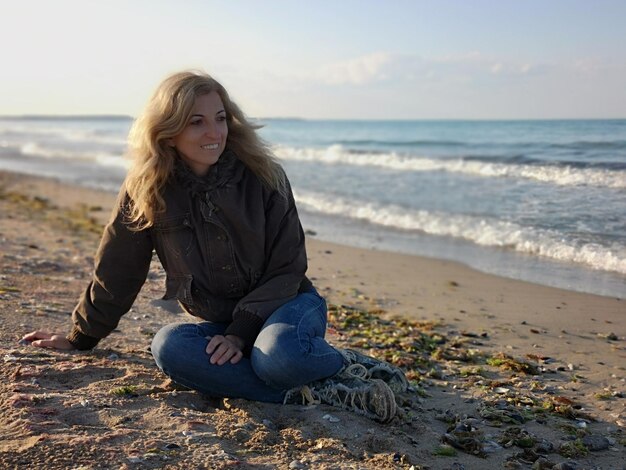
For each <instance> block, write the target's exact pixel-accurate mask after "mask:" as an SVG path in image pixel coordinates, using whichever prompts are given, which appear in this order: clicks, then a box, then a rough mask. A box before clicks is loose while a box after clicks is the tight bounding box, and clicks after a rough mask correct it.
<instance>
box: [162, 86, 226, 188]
mask: <svg viewBox="0 0 626 470" xmlns="http://www.w3.org/2000/svg"><path fill="white" fill-rule="evenodd" d="M226 137H228V125H227V124H226V111H225V110H224V105H223V103H222V99H221V98H220V95H219V94H218V93H217V92H216V91H211V92H210V93H207V94H205V95H200V96H198V97H197V98H196V100H195V102H194V106H193V111H192V113H191V117H190V118H189V122H188V123H187V125H186V127H185V128H184V129H183V131H182V132H181V133H180V134H178V135H177V136H175V137H173V138H172V139H171V145H173V146H174V147H176V150H177V151H178V154H179V155H180V157H181V158H182V159H183V160H184V161H185V162H186V163H187V165H189V167H190V168H191V170H192V171H193V172H194V173H195V174H196V175H198V176H204V175H205V174H206V173H207V172H208V171H209V168H211V165H214V164H215V163H216V162H217V160H218V159H219V158H220V155H221V154H222V152H223V151H224V148H225V147H226Z"/></svg>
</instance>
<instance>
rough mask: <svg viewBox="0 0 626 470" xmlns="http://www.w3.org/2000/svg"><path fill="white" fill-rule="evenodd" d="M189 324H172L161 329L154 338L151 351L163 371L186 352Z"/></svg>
mask: <svg viewBox="0 0 626 470" xmlns="http://www.w3.org/2000/svg"><path fill="white" fill-rule="evenodd" d="M189 325H190V324H189V323H171V324H169V325H166V326H164V327H163V328H161V329H160V330H159V331H157V333H156V334H155V335H154V338H152V345H151V346H150V350H151V351H152V356H153V357H154V360H155V361H156V363H157V365H158V366H159V367H160V368H161V369H163V368H164V367H167V365H168V364H169V363H171V362H173V361H175V360H176V359H178V360H180V355H181V353H183V352H184V347H185V343H186V341H185V338H184V336H186V334H188V329H189Z"/></svg>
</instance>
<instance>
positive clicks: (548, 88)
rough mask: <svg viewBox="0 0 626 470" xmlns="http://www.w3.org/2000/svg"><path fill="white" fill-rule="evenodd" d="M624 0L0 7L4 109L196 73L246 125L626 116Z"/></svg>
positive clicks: (41, 107) (46, 2)
mask: <svg viewBox="0 0 626 470" xmlns="http://www.w3.org/2000/svg"><path fill="white" fill-rule="evenodd" d="M625 24H626V1H621V0H615V1H609V0H594V1H582V0H550V1H546V0H525V1H512V0H510V1H509V0H492V1H486V0H472V1H464V0H458V1H449V0H433V1H420V0H384V1H383V0H376V1H375V0H315V1H304V0H263V1H259V0H247V1H245V0H228V1H219V2H218V1H213V0H106V1H99V0H54V1H50V0H29V1H22V0H0V68H1V70H2V72H1V73H0V114H2V115H23V114H55V115H74V114H125V115H130V116H136V115H137V114H139V113H140V112H141V110H142V108H143V106H144V105H145V103H146V101H147V100H148V99H149V97H150V95H151V94H152V92H153V91H154V89H155V88H156V86H157V85H158V83H159V82H160V81H161V80H162V79H164V78H165V77H166V76H168V75H169V74H171V73H174V72H177V71H180V70H184V69H201V70H204V71H206V72H208V73H210V74H211V75H213V76H214V77H215V78H217V79H218V80H219V81H220V82H221V83H222V84H223V85H224V86H225V87H226V88H227V90H228V91H229V93H230V95H231V97H232V98H233V99H234V101H236V102H237V103H238V104H239V105H240V106H241V107H242V108H243V110H244V111H245V112H246V114H248V115H249V116H253V117H302V118H309V119H555V118H557V119H558V118H626V27H625V26H624V25H625Z"/></svg>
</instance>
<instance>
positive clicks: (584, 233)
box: [0, 116, 626, 298]
mask: <svg viewBox="0 0 626 470" xmlns="http://www.w3.org/2000/svg"><path fill="white" fill-rule="evenodd" d="M255 122H257V123H258V124H260V125H263V127H262V128H261V129H260V130H259V133H260V134H261V136H262V137H263V138H264V139H265V140H266V141H267V142H269V143H270V144H271V146H272V148H273V150H274V152H275V154H276V156H277V157H278V158H279V159H280V160H281V162H282V164H283V166H284V168H285V170H286V172H287V175H288V177H289V179H290V181H291V185H292V188H293V191H294V195H295V198H296V202H297V206H298V211H299V213H300V217H301V219H302V224H303V226H304V228H305V229H306V230H307V231H308V233H309V234H310V235H311V236H315V237H317V238H319V239H323V240H328V241H332V242H337V243H341V244H345V245H351V246H358V247H364V248H368V249H375V250H386V251H394V252H400V253H405V254H415V255H421V256H427V257H431V258H439V259H447V260H453V261H458V262H461V263H464V264H466V265H469V266H471V267H473V268H475V269H478V270H480V271H483V272H487V273H492V274H496V275H500V276H505V277H510V278H514V279H521V280H525V281H531V282H534V283H539V284H543V285H549V286H554V287H560V288H565V289H570V290H575V291H581V292H588V293H594V294H599V295H605V296H612V297H619V298H624V297H626V120H515V121H455V120H440V121H428V120H416V121H406V120H403V121H371V120H305V119H259V120H255ZM131 124H132V118H130V117H125V116H89V117H84V116H83V117H80V116H76V117H62V116H21V117H0V169H5V170H10V171H15V172H22V173H27V174H33V175H41V176H47V177H53V178H57V179H59V180H62V181H65V182H68V183H73V184H78V185H83V186H87V187H92V188H99V189H104V190H107V191H112V192H117V190H118V189H119V186H120V184H121V182H122V180H123V178H124V176H125V173H126V170H127V168H128V163H129V162H128V160H127V159H126V158H125V157H124V154H125V150H126V136H127V134H128V131H129V129H130V126H131ZM457 282H462V280H457Z"/></svg>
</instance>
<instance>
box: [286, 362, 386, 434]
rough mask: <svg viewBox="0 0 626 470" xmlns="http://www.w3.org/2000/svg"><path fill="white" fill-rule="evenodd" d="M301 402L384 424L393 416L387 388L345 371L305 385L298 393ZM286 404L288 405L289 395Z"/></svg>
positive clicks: (374, 380) (375, 381)
mask: <svg viewBox="0 0 626 470" xmlns="http://www.w3.org/2000/svg"><path fill="white" fill-rule="evenodd" d="M299 393H300V394H301V397H302V399H303V401H306V402H307V403H309V404H311V403H324V404H327V405H332V406H336V407H339V408H343V409H344V410H350V411H354V412H355V413H358V414H361V415H364V416H367V417H368V418H371V419H374V420H376V421H380V422H381V423H388V422H389V421H391V420H392V419H393V417H394V416H395V415H396V397H395V395H394V394H393V391H392V390H391V389H390V388H389V386H388V385H387V384H386V383H385V382H383V381H382V380H378V379H367V380H364V379H361V378H359V377H356V376H353V375H350V374H346V373H345V371H343V372H342V373H340V374H338V375H335V376H333V377H329V378H327V379H324V380H321V381H318V382H313V383H312V384H309V385H305V386H304V387H302V388H301V389H300V390H299ZM290 394H291V396H290V398H289V401H290V402H292V398H293V394H292V393H291V392H290Z"/></svg>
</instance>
